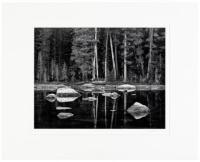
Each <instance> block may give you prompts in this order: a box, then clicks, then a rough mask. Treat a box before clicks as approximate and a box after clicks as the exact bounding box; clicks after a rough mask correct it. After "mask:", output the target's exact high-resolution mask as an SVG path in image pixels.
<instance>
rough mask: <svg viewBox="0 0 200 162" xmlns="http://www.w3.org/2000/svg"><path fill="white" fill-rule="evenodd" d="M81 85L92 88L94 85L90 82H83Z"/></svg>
mask: <svg viewBox="0 0 200 162" xmlns="http://www.w3.org/2000/svg"><path fill="white" fill-rule="evenodd" d="M81 87H85V88H94V87H95V85H94V84H92V83H85V84H83V85H82V86H81Z"/></svg>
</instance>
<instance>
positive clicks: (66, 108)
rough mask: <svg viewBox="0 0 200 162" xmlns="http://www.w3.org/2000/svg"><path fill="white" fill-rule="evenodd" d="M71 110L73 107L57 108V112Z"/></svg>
mask: <svg viewBox="0 0 200 162" xmlns="http://www.w3.org/2000/svg"><path fill="white" fill-rule="evenodd" d="M69 109H72V108H71V107H61V106H58V107H56V110H69Z"/></svg>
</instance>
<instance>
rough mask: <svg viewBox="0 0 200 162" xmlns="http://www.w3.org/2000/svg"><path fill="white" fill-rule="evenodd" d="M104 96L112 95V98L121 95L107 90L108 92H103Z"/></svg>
mask: <svg viewBox="0 0 200 162" xmlns="http://www.w3.org/2000/svg"><path fill="white" fill-rule="evenodd" d="M102 96H105V97H110V98H112V99H114V100H115V99H117V98H118V97H119V96H120V95H119V94H118V93H116V92H112V93H111V92H106V93H103V94H102Z"/></svg>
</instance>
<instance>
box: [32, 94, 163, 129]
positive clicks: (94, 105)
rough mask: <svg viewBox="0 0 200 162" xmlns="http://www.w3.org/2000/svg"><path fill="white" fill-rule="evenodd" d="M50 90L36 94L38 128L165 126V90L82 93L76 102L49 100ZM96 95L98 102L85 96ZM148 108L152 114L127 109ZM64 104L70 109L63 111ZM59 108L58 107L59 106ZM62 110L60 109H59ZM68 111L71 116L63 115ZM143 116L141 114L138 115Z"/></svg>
mask: <svg viewBox="0 0 200 162" xmlns="http://www.w3.org/2000/svg"><path fill="white" fill-rule="evenodd" d="M50 93H54V94H55V92H51V91H35V93H34V104H35V107H34V109H35V110H34V127H35V128H44V129H45V128H47V129H50V128H57V129H63V128H66V129H67V128H69V129H74V128H76V129H82V128H83V129H84V128H85V129H163V128H165V91H163V90H162V91H135V92H132V93H123V92H117V93H119V94H120V97H118V98H117V99H111V98H110V97H105V96H102V94H92V93H81V97H79V98H77V99H76V100H75V101H73V102H65V103H60V102H58V101H57V100H56V101H54V102H49V101H48V100H46V98H45V97H46V96H47V95H48V94H50ZM86 97H95V98H96V100H95V101H87V100H84V99H83V98H86ZM136 102H137V103H140V104H142V105H145V106H147V107H148V108H149V113H147V114H141V117H140V118H135V117H134V116H133V115H132V114H130V113H129V112H128V111H127V109H128V108H130V107H131V106H132V105H133V104H134V103H136ZM63 107H65V108H66V107H67V108H71V109H67V110H60V108H61V109H62V108H63ZM56 108H57V109H56ZM58 109H59V110H58ZM63 113H68V115H69V116H68V118H65V117H63V116H62V114H63ZM137 115H140V114H137Z"/></svg>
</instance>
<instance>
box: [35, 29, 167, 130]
mask: <svg viewBox="0 0 200 162" xmlns="http://www.w3.org/2000/svg"><path fill="white" fill-rule="evenodd" d="M34 128H36V129H37V128H39V129H51V128H56V129H165V28H164V27H163V28H161V27H146V28H134V27H129V28H119V27H115V28H113V27H112V28H108V27H106V28H102V27H101V28H98V27H95V28H92V27H90V28H89V27H88V28H45V27H40V28H34Z"/></svg>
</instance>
